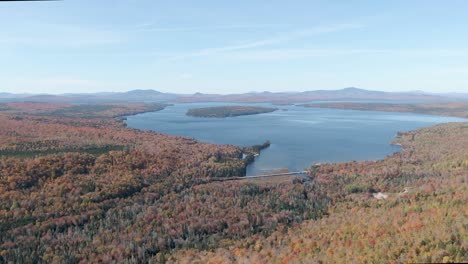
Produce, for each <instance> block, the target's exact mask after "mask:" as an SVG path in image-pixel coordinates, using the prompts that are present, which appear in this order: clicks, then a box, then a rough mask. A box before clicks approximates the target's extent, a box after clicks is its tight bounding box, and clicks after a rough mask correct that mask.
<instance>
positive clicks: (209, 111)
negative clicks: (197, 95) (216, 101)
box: [187, 106, 278, 117]
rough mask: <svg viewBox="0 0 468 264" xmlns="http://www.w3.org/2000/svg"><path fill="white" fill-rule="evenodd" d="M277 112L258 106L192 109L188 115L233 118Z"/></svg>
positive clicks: (274, 109) (273, 109)
mask: <svg viewBox="0 0 468 264" xmlns="http://www.w3.org/2000/svg"><path fill="white" fill-rule="evenodd" d="M276 110H278V108H269V107H258V106H216V107H204V108H192V109H189V110H188V111H187V115H188V116H194V117H233V116H243V115H256V114H263V113H270V112H274V111H276Z"/></svg>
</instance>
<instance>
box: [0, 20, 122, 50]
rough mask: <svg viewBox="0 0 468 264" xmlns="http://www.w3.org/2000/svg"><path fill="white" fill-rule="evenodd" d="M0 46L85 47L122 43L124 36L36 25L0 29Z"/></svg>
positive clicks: (51, 25) (64, 25) (88, 29)
mask: <svg viewBox="0 0 468 264" xmlns="http://www.w3.org/2000/svg"><path fill="white" fill-rule="evenodd" d="M0 30H2V31H3V33H2V35H1V36H0V44H7V45H22V46H28V45H31V46H35V47H37V46H44V47H51V46H52V47H68V48H73V47H84V46H96V45H107V44H112V43H122V42H125V41H126V40H127V37H126V36H125V35H124V34H121V33H119V32H115V31H111V30H98V29H95V28H88V27H84V26H77V25H72V24H52V23H36V24H34V25H33V26H31V25H30V26H28V27H26V26H22V25H16V26H15V27H14V28H10V27H8V28H4V29H2V28H1V27H0Z"/></svg>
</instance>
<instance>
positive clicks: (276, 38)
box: [168, 24, 363, 60]
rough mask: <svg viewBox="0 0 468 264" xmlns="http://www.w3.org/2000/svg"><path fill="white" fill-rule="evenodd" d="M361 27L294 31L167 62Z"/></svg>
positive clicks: (212, 49) (321, 27) (202, 51)
mask: <svg viewBox="0 0 468 264" xmlns="http://www.w3.org/2000/svg"><path fill="white" fill-rule="evenodd" d="M362 27H363V25H360V24H337V25H329V26H318V27H313V28H308V29H303V30H294V31H289V32H285V33H280V34H277V35H275V36H273V37H271V38H264V39H259V40H253V41H250V42H244V43H240V44H236V45H228V46H223V47H216V48H206V49H201V50H197V51H194V52H190V53H186V54H181V55H177V56H173V57H170V58H169V59H168V60H180V59H186V58H191V57H201V56H209V55H215V54H219V53H225V52H233V51H239V50H247V49H253V48H259V47H266V46H269V45H274V44H281V43H285V42H290V41H293V40H298V39H302V38H306V37H311V36H315V35H320V34H326V33H334V32H340V31H345V30H352V29H358V28H362Z"/></svg>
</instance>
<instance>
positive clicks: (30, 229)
mask: <svg viewBox="0 0 468 264" xmlns="http://www.w3.org/2000/svg"><path fill="white" fill-rule="evenodd" d="M22 106H23V107H25V106H24V105H22ZM33 106H34V107H36V108H42V109H47V110H46V111H44V112H43V113H44V114H42V115H41V114H39V113H36V114H34V115H31V114H27V113H23V112H19V111H16V112H11V111H10V110H8V112H3V113H0V121H1V123H2V126H1V127H0V134H1V137H0V151H2V153H3V155H2V156H1V157H0V232H1V234H2V235H1V236H0V257H1V259H0V261H7V262H18V263H31V262H32V263H35V262H58V263H78V262H83V261H84V262H99V261H102V262H110V261H114V262H124V261H133V262H145V261H148V260H151V259H152V260H158V261H164V260H166V259H168V258H170V255H171V254H172V253H173V252H175V251H177V250H180V249H189V248H195V249H197V250H203V249H215V248H217V247H219V245H221V244H223V243H225V242H226V241H229V240H233V241H235V240H238V239H242V238H247V237H249V236H252V235H254V234H262V235H267V234H269V233H271V232H274V230H276V228H277V227H278V226H281V225H293V224H295V223H296V224H297V223H300V222H302V221H304V220H307V219H315V218H319V217H321V216H322V215H323V214H326V209H327V206H328V204H329V199H328V197H326V196H325V195H324V194H323V193H321V191H320V187H319V183H311V184H304V183H303V182H301V181H294V182H291V181H288V182H269V183H255V182H238V183H223V182H211V180H210V179H212V178H214V177H229V176H240V175H245V169H246V166H247V163H246V161H245V160H243V159H242V149H240V148H238V147H234V146H218V145H212V144H204V143H199V142H197V141H196V140H193V139H187V138H182V137H173V136H167V135H162V134H157V133H153V132H148V131H138V130H134V129H129V128H126V127H124V126H122V125H121V122H120V120H118V119H103V118H89V119H86V118H80V117H76V116H80V115H82V114H80V113H75V117H65V116H63V115H62V114H57V115H51V114H50V113H51V112H50V108H55V107H59V106H49V107H48V106H42V105H36V104H34V105H33ZM28 107H29V106H28ZM64 107H66V108H65V109H67V108H68V107H69V106H64ZM74 109H75V110H77V111H78V110H79V109H81V108H74ZM103 109H104V108H103ZM53 111H54V112H55V113H63V112H61V110H59V109H55V110H53ZM83 111H84V113H83V114H86V110H83ZM83 150H103V151H83ZM20 154H21V155H20ZM23 154H24V155H23ZM27 154H29V155H27Z"/></svg>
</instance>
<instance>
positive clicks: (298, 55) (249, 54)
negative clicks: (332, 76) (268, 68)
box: [222, 48, 387, 61]
mask: <svg viewBox="0 0 468 264" xmlns="http://www.w3.org/2000/svg"><path fill="white" fill-rule="evenodd" d="M386 53H387V51H386V50H380V49H324V48H311V49H267V50H253V51H251V50H248V51H239V52H231V53H226V54H223V55H222V56H223V57H222V58H223V59H227V60H242V61H269V60H271V61H273V60H292V59H306V58H314V57H333V56H353V55H362V54H376V55H377V54H386Z"/></svg>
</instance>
